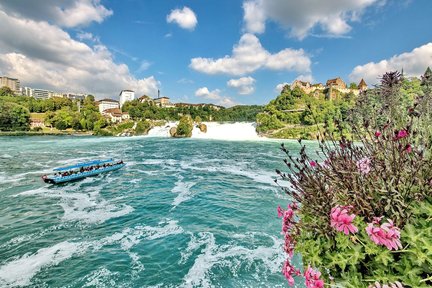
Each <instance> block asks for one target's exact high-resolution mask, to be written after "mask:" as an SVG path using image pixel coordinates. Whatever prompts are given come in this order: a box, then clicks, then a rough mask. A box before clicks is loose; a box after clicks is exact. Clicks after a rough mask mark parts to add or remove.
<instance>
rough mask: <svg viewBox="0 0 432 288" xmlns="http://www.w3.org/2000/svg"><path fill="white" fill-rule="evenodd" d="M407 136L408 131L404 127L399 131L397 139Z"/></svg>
mask: <svg viewBox="0 0 432 288" xmlns="http://www.w3.org/2000/svg"><path fill="white" fill-rule="evenodd" d="M405 137H408V131H406V130H404V129H402V130H399V132H398V133H397V136H396V139H397V140H399V139H402V138H405Z"/></svg>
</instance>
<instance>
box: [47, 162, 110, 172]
mask: <svg viewBox="0 0 432 288" xmlns="http://www.w3.org/2000/svg"><path fill="white" fill-rule="evenodd" d="M113 161H114V160H113V159H107V160H93V161H89V162H83V163H77V164H75V165H71V166H66V167H59V168H55V169H54V171H66V170H72V169H77V168H81V167H88V166H94V165H100V164H104V163H109V162H113Z"/></svg>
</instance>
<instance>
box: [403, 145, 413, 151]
mask: <svg viewBox="0 0 432 288" xmlns="http://www.w3.org/2000/svg"><path fill="white" fill-rule="evenodd" d="M404 151H405V152H407V153H411V151H412V147H411V145H410V144H407V145H406V146H405V148H404Z"/></svg>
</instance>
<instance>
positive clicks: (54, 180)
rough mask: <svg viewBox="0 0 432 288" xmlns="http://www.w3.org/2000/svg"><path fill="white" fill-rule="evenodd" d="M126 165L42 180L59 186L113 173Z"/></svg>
mask: <svg viewBox="0 0 432 288" xmlns="http://www.w3.org/2000/svg"><path fill="white" fill-rule="evenodd" d="M125 165H126V164H125V163H122V164H116V165H112V166H109V167H105V168H99V169H96V170H91V171H85V172H80V173H77V174H72V175H69V176H58V177H52V176H51V177H46V178H44V179H43V180H44V182H45V183H49V184H61V183H66V182H71V181H75V180H80V179H84V178H87V177H91V176H96V175H99V174H101V173H105V172H110V171H114V170H118V169H120V168H123V167H124V166H125Z"/></svg>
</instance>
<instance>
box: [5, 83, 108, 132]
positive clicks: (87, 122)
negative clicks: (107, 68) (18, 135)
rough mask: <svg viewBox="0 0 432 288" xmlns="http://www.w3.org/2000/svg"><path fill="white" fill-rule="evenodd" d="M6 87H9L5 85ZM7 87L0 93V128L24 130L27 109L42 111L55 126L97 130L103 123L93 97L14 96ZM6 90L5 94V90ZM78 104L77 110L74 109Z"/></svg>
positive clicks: (46, 121) (103, 119)
mask: <svg viewBox="0 0 432 288" xmlns="http://www.w3.org/2000/svg"><path fill="white" fill-rule="evenodd" d="M9 90H10V89H9ZM9 90H8V89H3V90H2V91H3V92H1V95H0V105H1V107H2V108H3V109H1V110H0V119H2V120H1V123H0V131H25V130H29V129H30V114H29V113H45V116H44V122H45V125H46V126H48V127H53V128H56V129H58V130H66V129H69V128H72V129H74V130H83V131H93V130H95V131H98V130H100V129H101V128H103V127H105V126H106V125H107V121H106V120H105V118H104V117H102V115H101V114H100V113H99V110H98V107H97V106H96V105H95V102H94V97H93V96H92V95H89V96H87V97H86V99H85V100H84V101H80V100H74V101H72V100H71V99H67V98H60V97H53V98H49V99H35V98H33V97H26V96H15V95H13V94H11V91H9ZM7 93H8V94H7ZM78 105H79V106H80V111H78Z"/></svg>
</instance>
